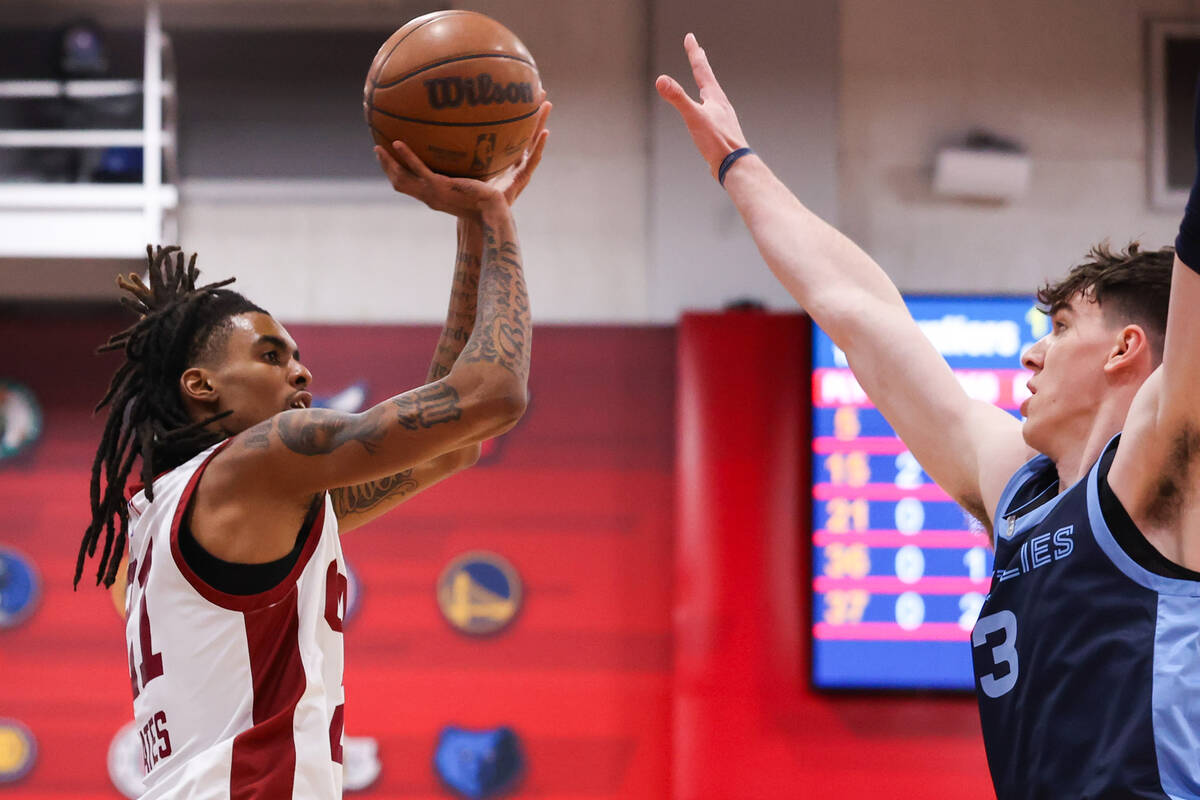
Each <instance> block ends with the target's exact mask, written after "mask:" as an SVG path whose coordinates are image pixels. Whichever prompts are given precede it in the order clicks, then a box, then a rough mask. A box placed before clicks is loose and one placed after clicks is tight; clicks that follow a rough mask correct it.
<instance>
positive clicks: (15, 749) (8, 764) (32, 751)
mask: <svg viewBox="0 0 1200 800" xmlns="http://www.w3.org/2000/svg"><path fill="white" fill-rule="evenodd" d="M36 758H37V743H36V742H35V741H34V739H33V734H32V733H30V732H29V729H28V728H26V727H25V726H24V725H22V724H21V723H19V722H17V721H16V720H12V719H0V785H2V784H5V783H13V782H15V781H19V780H20V779H21V778H24V777H25V775H26V774H27V773H28V772H29V770H31V769H33V762H34V760H35V759H36Z"/></svg>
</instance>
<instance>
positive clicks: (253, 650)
mask: <svg viewBox="0 0 1200 800" xmlns="http://www.w3.org/2000/svg"><path fill="white" fill-rule="evenodd" d="M287 588H288V591H287V593H286V594H285V596H284V597H283V598H282V600H281V601H280V602H278V603H276V604H274V605H270V606H267V607H265V608H256V609H251V610H247V611H244V612H243V613H242V618H243V620H244V621H245V624H246V645H247V647H248V648H249V651H250V675H251V679H252V682H253V685H254V704H253V719H254V725H253V727H251V728H248V729H246V730H244V731H242V732H241V733H239V734H238V735H237V736H235V737H234V739H233V757H232V763H231V764H230V770H229V798H230V800H274V799H275V798H287V797H291V796H292V789H293V784H294V783H295V777H296V741H295V737H294V734H293V727H292V726H293V720H294V717H295V714H296V705H297V704H298V703H299V702H300V698H301V697H302V696H303V694H304V686H305V682H306V681H305V675H304V663H303V661H302V660H301V656H300V640H299V628H300V614H299V610H298V608H297V596H298V594H299V590H298V589H297V587H296V585H295V584H290V585H289V586H288V587H287Z"/></svg>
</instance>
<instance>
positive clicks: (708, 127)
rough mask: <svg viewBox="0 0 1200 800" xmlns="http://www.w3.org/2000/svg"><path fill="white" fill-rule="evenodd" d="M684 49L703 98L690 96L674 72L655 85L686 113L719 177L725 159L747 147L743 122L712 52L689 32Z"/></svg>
mask: <svg viewBox="0 0 1200 800" xmlns="http://www.w3.org/2000/svg"><path fill="white" fill-rule="evenodd" d="M683 49H684V50H686V51H687V56H688V63H690V64H691V67H692V77H693V78H694V79H695V81H696V86H697V87H699V89H700V102H696V101H695V100H693V99H692V98H690V97H688V93H687V92H686V91H684V88H683V87H682V86H680V85H679V82H678V81H676V80H675V79H674V78H672V77H671V76H670V75H659V76H658V80H656V81H655V82H654V88H656V89H658V93H659V95H660V96H661V97H662V99H664V100H666V101H667V102H668V103H670V104H671V105H673V106H675V110H676V111H678V112H679V115H680V116H681V117H683V122H684V124H685V125H687V129H688V133H690V134H691V135H692V141H694V142H695V143H696V149H697V150H699V151H700V155H701V156H703V157H704V160H705V161H707V162H708V168H709V169H710V170H711V171H712V174H713V177H714V178H715V177H717V170H718V169H719V168H720V166H721V161H723V160H724V158H725V156H727V155H729V154H730V153H731V152H733V151H734V150H737V149H738V148H739V147H745V146H746V137H745V136H744V135H743V134H742V126H741V125H740V124H738V119H737V114H736V113H735V112H734V110H733V106H732V105H730V103H729V98H728V97H726V96H725V92H723V91H721V84H719V83H717V76H716V75H714V74H713V71H712V67H711V66H709V64H708V56H706V55H705V54H704V49H703V48H702V47H700V44H699V42H697V41H696V37H695V36H694V35H693V34H690V33H689V34H688V35H687V36H685V37H684V38H683Z"/></svg>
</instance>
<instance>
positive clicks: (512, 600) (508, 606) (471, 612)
mask: <svg viewBox="0 0 1200 800" xmlns="http://www.w3.org/2000/svg"><path fill="white" fill-rule="evenodd" d="M437 601H438V608H440V609H441V610H442V616H444V617H445V618H446V621H447V622H449V623H450V624H451V625H453V626H454V628H455V629H456V630H458V631H461V632H463V633H466V634H470V635H472V636H486V635H488V634H491V633H496V632H497V631H500V630H503V629H504V628H505V627H506V626H507V625H508V624H509V623H510V622H512V620H513V618H514V617H516V615H517V612H518V611H519V610H520V608H521V578H520V576H519V575H517V571H516V569H514V568H513V565H512V564H510V563H508V561H506V560H505V559H503V558H501V557H500V556H498V555H496V554H495V553H489V552H486V551H483V550H477V551H474V552H470V553H465V554H463V555H461V556H459V557H458V558H456V559H454V560H453V561H451V562H450V564H449V565H448V566H447V567H446V569H444V570H443V571H442V575H441V577H439V578H438V584H437Z"/></svg>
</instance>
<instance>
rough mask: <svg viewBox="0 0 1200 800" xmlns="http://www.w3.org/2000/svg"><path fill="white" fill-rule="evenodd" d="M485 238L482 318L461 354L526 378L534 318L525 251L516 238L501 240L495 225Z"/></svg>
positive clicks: (477, 322) (480, 285)
mask: <svg viewBox="0 0 1200 800" xmlns="http://www.w3.org/2000/svg"><path fill="white" fill-rule="evenodd" d="M484 238H485V246H484V256H483V265H482V268H481V271H480V277H479V309H478V312H477V313H478V319H477V321H476V323H475V330H474V332H473V333H472V334H471V339H470V341H468V342H467V346H466V347H465V348H464V349H463V352H462V355H460V356H459V358H461V359H462V360H463V361H464V362H477V361H486V362H490V363H493V364H497V365H499V366H502V367H504V368H505V369H507V370H509V371H510V372H512V373H513V374H515V375H517V376H518V377H520V378H521V379H525V378H526V377H527V376H528V374H529V339H530V319H529V294H528V292H527V290H526V288H525V276H524V275H523V273H522V269H521V253H520V250H518V249H517V245H516V243H515V242H511V241H503V242H500V243H497V241H496V232H495V231H494V230H493V229H492V228H491V226H485V227H484Z"/></svg>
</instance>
